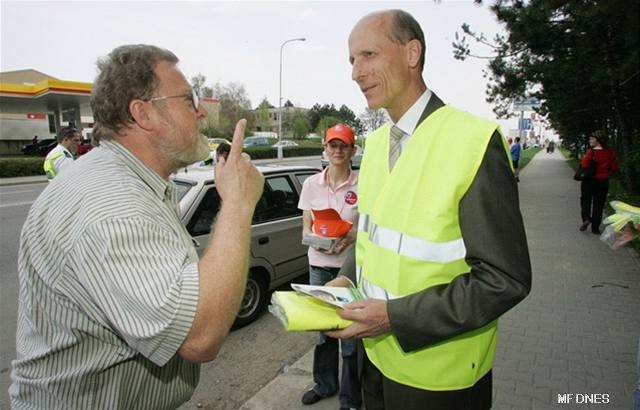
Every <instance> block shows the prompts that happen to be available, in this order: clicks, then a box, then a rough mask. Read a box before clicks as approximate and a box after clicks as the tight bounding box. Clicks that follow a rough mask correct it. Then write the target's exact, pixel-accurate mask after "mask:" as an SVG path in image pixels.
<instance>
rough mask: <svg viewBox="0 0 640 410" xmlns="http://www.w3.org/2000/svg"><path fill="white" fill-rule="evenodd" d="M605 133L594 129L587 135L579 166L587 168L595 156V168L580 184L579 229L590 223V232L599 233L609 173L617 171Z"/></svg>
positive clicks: (585, 228)
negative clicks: (587, 140) (580, 214)
mask: <svg viewBox="0 0 640 410" xmlns="http://www.w3.org/2000/svg"><path fill="white" fill-rule="evenodd" d="M607 140H608V139H607V135H606V134H605V133H604V132H603V131H596V132H594V133H593V134H591V136H590V137H589V146H590V148H589V149H587V152H585V154H584V156H583V157H582V162H581V163H580V166H581V167H583V168H588V167H589V164H590V163H591V158H592V156H595V161H596V170H595V173H594V175H593V176H592V177H591V178H585V179H583V180H582V182H581V184H580V211H581V213H582V225H580V230H581V231H586V230H587V228H588V227H589V224H591V232H593V233H595V234H600V223H601V222H602V209H603V208H604V203H605V201H606V199H607V192H608V191H609V174H610V173H611V172H615V171H618V169H619V165H618V161H617V160H616V153H615V152H614V151H613V150H612V149H611V148H609V144H608V143H607Z"/></svg>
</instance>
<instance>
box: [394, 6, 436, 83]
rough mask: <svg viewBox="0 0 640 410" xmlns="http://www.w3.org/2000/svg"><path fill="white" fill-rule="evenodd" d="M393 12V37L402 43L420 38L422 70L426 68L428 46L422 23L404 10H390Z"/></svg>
mask: <svg viewBox="0 0 640 410" xmlns="http://www.w3.org/2000/svg"><path fill="white" fill-rule="evenodd" d="M389 12H390V13H391V33H390V34H391V39H392V40H393V41H395V42H397V43H400V44H402V45H405V44H407V43H408V42H409V41H411V40H418V41H419V42H420V46H421V47H422V51H421V52H420V71H423V69H424V62H425V54H426V50H427V46H426V44H425V41H424V33H423V32H422V28H421V27H420V24H419V23H418V22H417V21H416V19H414V18H413V16H412V15H411V14H409V13H407V12H406V11H404V10H398V9H395V10H389Z"/></svg>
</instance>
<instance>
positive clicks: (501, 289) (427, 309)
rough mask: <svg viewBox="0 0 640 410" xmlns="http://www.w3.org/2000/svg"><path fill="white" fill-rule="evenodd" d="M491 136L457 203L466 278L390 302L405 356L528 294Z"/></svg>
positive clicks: (505, 167)
mask: <svg viewBox="0 0 640 410" xmlns="http://www.w3.org/2000/svg"><path fill="white" fill-rule="evenodd" d="M501 138H502V137H501V136H500V134H499V133H497V132H495V133H494V135H493V136H492V137H491V141H490V143H489V146H488V147H487V152H486V153H485V156H484V158H483V160H482V164H481V165H480V168H479V170H478V173H477V175H476V177H475V179H474V181H473V182H472V184H471V187H470V188H469V190H468V191H467V193H466V194H465V196H464V197H463V199H462V201H461V202H460V227H461V231H462V238H463V240H464V244H465V247H466V249H467V254H466V257H465V260H466V262H467V264H469V265H470V266H471V270H470V272H467V273H464V274H461V275H459V276H457V277H456V278H455V279H454V280H453V281H451V282H450V283H448V284H443V285H438V286H433V287H430V288H427V289H425V290H423V291H421V292H418V293H415V294H412V295H409V296H406V297H403V298H399V299H394V300H390V301H389V302H388V305H387V309H388V314H389V319H390V321H391V330H392V332H393V333H394V334H395V335H396V337H397V339H398V342H399V344H400V346H401V347H402V349H404V350H405V351H407V352H409V351H412V350H416V349H420V348H423V347H427V346H430V345H433V344H435V343H439V342H442V341H444V340H446V339H449V338H452V337H454V336H457V335H460V334H462V333H466V332H468V331H471V330H473V329H477V328H479V327H482V326H484V325H486V324H488V323H490V322H492V321H494V320H496V319H497V318H498V317H500V315H502V314H503V313H505V312H506V311H508V310H509V309H511V308H512V307H513V306H515V305H516V304H517V303H518V302H520V301H521V300H522V299H524V297H525V296H526V295H527V294H528V293H529V290H530V288H531V264H530V261H529V251H528V248H527V239H526V236H525V231H524V225H523V222H522V216H521V214H520V208H519V200H518V189H517V185H516V182H515V179H514V177H513V172H512V170H511V167H510V165H509V162H508V161H509V159H508V158H507V155H506V153H505V150H504V147H503V146H502V141H501Z"/></svg>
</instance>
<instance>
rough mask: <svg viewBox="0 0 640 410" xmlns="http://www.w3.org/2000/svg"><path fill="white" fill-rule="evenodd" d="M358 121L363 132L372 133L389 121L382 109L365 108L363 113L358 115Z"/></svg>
mask: <svg viewBox="0 0 640 410" xmlns="http://www.w3.org/2000/svg"><path fill="white" fill-rule="evenodd" d="M359 119H360V122H361V124H362V127H363V128H364V129H363V131H366V132H372V131H374V130H376V129H378V128H379V127H381V126H382V124H384V123H385V122H387V121H388V120H389V116H388V115H387V111H386V110H385V109H383V108H378V109H371V108H366V109H365V111H364V112H363V113H362V114H360V117H359Z"/></svg>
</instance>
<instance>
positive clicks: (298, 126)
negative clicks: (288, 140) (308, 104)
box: [292, 111, 311, 139]
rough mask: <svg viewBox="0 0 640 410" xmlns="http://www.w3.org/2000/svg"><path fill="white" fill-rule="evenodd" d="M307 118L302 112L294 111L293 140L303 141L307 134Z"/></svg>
mask: <svg viewBox="0 0 640 410" xmlns="http://www.w3.org/2000/svg"><path fill="white" fill-rule="evenodd" d="M310 129H311V128H309V118H308V117H307V114H306V113H305V112H303V111H296V112H295V113H294V114H293V124H292V131H293V138H294V139H304V138H305V137H306V136H307V134H309V130H310Z"/></svg>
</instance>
